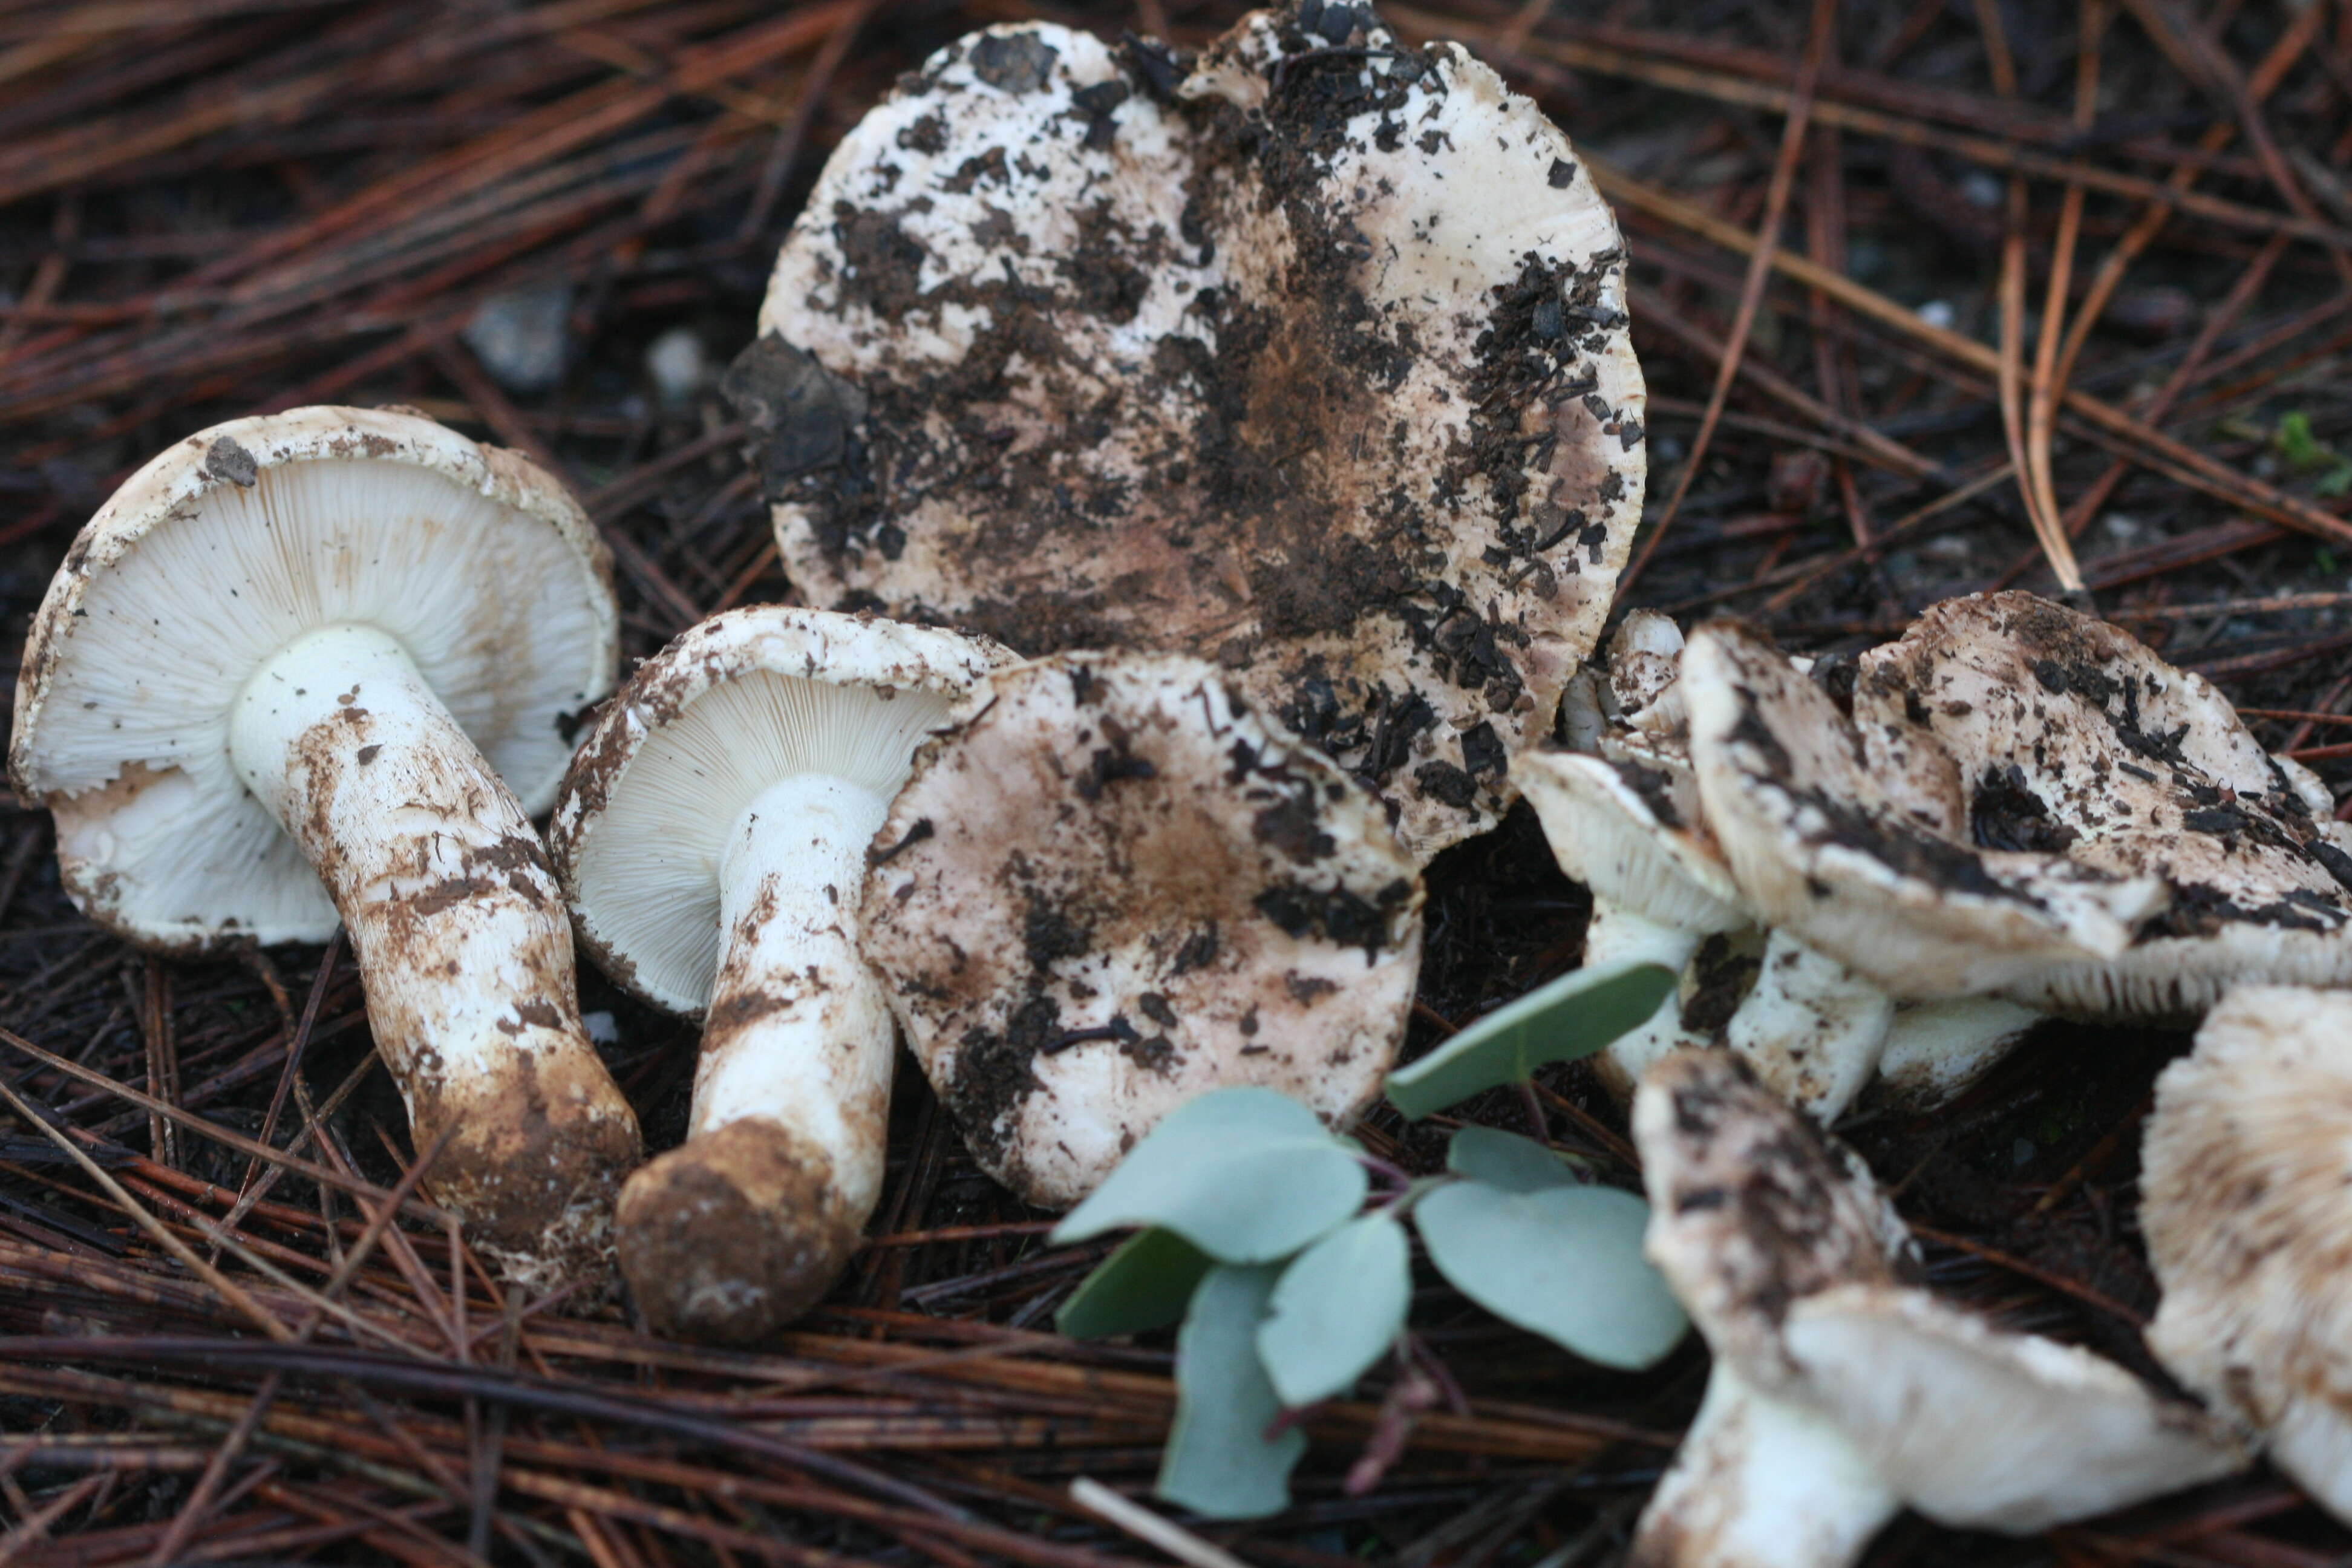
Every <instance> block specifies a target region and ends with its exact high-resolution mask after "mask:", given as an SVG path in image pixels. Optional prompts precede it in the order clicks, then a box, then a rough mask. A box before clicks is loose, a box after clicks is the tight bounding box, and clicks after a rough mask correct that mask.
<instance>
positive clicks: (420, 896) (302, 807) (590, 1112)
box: [228, 625, 638, 1289]
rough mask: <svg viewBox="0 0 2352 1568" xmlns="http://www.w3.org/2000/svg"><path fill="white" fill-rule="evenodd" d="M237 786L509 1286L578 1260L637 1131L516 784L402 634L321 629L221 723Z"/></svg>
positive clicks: (595, 1240) (537, 1281)
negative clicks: (607, 1065) (352, 989)
mask: <svg viewBox="0 0 2352 1568" xmlns="http://www.w3.org/2000/svg"><path fill="white" fill-rule="evenodd" d="M228 731H229V732H228V750H229V757H230V761H231V762H232V763H233V764H234V765H235V767H236V771H237V773H238V776H239V777H241V778H242V779H243V780H244V781H245V784H246V785H247V788H249V789H251V790H252V791H253V793H254V795H255V796H256V798H257V799H258V800H260V801H261V803H262V804H263V805H266V806H267V807H268V809H269V811H270V812H271V814H272V815H273V816H276V817H277V819H278V823H279V824H280V825H281V826H283V827H284V828H285V829H286V831H287V832H288V833H289V834H290V835H291V836H292V837H293V838H294V840H295V841H296V842H297V843H298V844H299V845H300V846H301V847H302V852H303V854H304V855H305V856H307V857H308V858H309V859H310V865H311V866H312V867H313V868H315V869H316V870H317V871H318V873H319V876H320V879H321V880H322V881H323V882H324V883H325V884H326V887H327V890H328V893H329V894H330V895H331V897H332V898H333V900H334V903H335V909H336V910H337V912H338V913H339V914H341V917H342V921H343V925H344V928H345V929H346V930H347V931H350V933H351V939H352V950H353V952H356V953H357V954H358V956H359V961H360V976H361V981H362V984H363V985H364V987H365V989H366V993H367V1009H368V1023H369V1027H370V1028H371V1030H372V1031H373V1034H374V1036H375V1041H376V1047H377V1049H378V1050H379V1051H381V1052H382V1053H383V1059H384V1063H385V1065H386V1066H387V1067H388V1068H390V1069H391V1071H392V1075H393V1078H394V1081H395V1082H396V1083H397V1084H398V1085H399V1087H400V1091H401V1097H402V1098H403V1099H404V1100H405V1101H406V1102H407V1105H408V1115H409V1122H410V1126H411V1130H412V1131H413V1134H414V1136H415V1141H416V1143H417V1146H418V1147H420V1148H422V1147H425V1146H426V1145H428V1144H430V1143H432V1142H435V1141H436V1140H437V1139H438V1138H440V1137H441V1136H442V1134H443V1131H444V1130H445V1129H446V1128H448V1127H450V1126H451V1125H452V1124H454V1125H455V1126H456V1127H457V1133H456V1135H455V1138H454V1140H453V1142H451V1143H450V1144H449V1146H448V1147H447V1148H446V1150H445V1151H444V1152H443V1153H442V1154H441V1156H440V1158H439V1160H438V1161H437V1162H436V1164H435V1165H434V1168H433V1171H432V1173H431V1184H432V1187H433V1190H434V1192H435V1194H436V1196H437V1197H438V1198H439V1200H440V1201H441V1202H442V1203H444V1204H445V1205H447V1206H449V1207H450V1208H453V1209H455V1210H457V1212H458V1213H459V1214H461V1215H464V1216H466V1218H467V1220H468V1221H469V1222H471V1223H472V1224H473V1225H474V1226H475V1227H476V1229H477V1233H478V1237H479V1238H480V1240H481V1242H482V1245H483V1246H484V1247H485V1248H486V1249H487V1250H488V1251H489V1252H491V1253H492V1255H493V1256H495V1257H497V1258H499V1260H500V1262H501V1263H502V1264H503V1265H504V1266H505V1268H506V1269H507V1271H508V1272H509V1275H511V1276H512V1277H514V1278H516V1279H520V1281H521V1282H522V1283H524V1284H525V1285H526V1286H527V1287H529V1288H531V1289H545V1288H548V1287H550V1286H551V1285H553V1284H554V1283H555V1282H556V1281H557V1280H558V1279H562V1278H564V1277H566V1276H567V1275H571V1274H574V1273H577V1272H579V1271H581V1270H583V1269H593V1268H595V1267H596V1266H597V1262H596V1260H597V1258H598V1257H599V1255H600V1254H601V1253H602V1252H603V1250H604V1246H605V1244H606V1241H607V1237H608V1229H607V1226H608V1218H607V1216H608V1214H609V1205H611V1202H612V1194H613V1190H614V1186H615V1185H616V1184H618V1183H619V1181H620V1179H621V1176H622V1174H623V1173H625V1171H626V1170H627V1169H628V1168H629V1167H630V1166H631V1165H633V1164H634V1163H635V1162H636V1158H637V1152H638V1142H637V1125H636V1118H635V1114H634V1113H633V1112H632V1111H631V1110H630V1109H629V1105H628V1102H627V1100H625V1099H623V1098H622V1096H621V1092H620V1089H619V1088H618V1087H617V1086H616V1085H615V1084H614V1082H613V1079H612V1076H611V1074H609V1073H608V1072H606V1071H605V1069H604V1063H603V1062H601V1061H600V1060H598V1058H597V1056H596V1052H595V1048H594V1047H593V1046H591V1045H590V1044H589V1043H588V1036H587V1032H586V1030H585V1029H584V1028H583V1026H582V1025H581V1022H580V1006H579V1002H578V999H577V996H576V994H575V990H574V984H573V974H572V929H571V922H570V920H569V918H568V917H567V915H566V913H565V910H564V906H563V900H562V894H561V893H560V892H559V891H558V890H557V888H556V884H555V878H554V875H553V873H552V872H551V870H550V869H549V868H548V863H547V856H546V852H545V851H544V850H543V849H542V848H541V847H540V842H539V839H538V837H536V836H535V835H534V834H533V833H532V832H531V827H530V819H529V818H527V817H526V816H524V815H523V810H522V807H521V805H520V804H519V803H518V802H517V801H516V799H515V797H514V795H513V794H512V793H511V792H510V791H509V790H508V788H507V787H506V785H505V784H503V783H501V782H500V781H499V776H498V775H497V774H496V773H493V772H492V771H491V769H490V765H489V763H488V762H486V761H485V760H484V759H483V757H482V754H481V752H478V750H476V749H475V746H474V743H473V742H472V741H470V740H469V739H467V735H466V732H465V731H464V730H462V729H460V728H459V727H458V724H457V721H456V720H455V719H454V718H452V717H451V716H450V714H449V711H448V710H447V709H446V708H445V707H443V706H442V703H441V700H440V699H439V698H438V697H437V696H436V695H435V694H434V691H433V688H432V687H431V686H430V685H429V684H427V682H426V681H425V678H424V676H423V675H422V674H421V673H420V672H419V671H418V669H417V668H416V666H415V663H414V662H413V661H412V660H411V659H410V658H409V656H408V653H407V650H406V649H405V648H404V647H402V645H401V643H400V642H399V640H398V639H396V638H394V637H392V636H391V635H390V634H389V633H386V632H383V631H381V630H379V629H377V628H376V627H373V626H357V625H344V626H327V627H322V628H320V629H319V630H316V631H312V632H309V633H306V634H304V635H303V636H301V637H297V638H295V639H294V640H293V641H292V642H289V643H288V644H287V645H286V646H285V647H283V648H281V649H279V650H278V652H277V653H276V654H274V655H272V656H271V657H270V658H268V659H266V660H264V661H263V662H262V663H261V664H260V666H259V667H258V668H257V669H256V670H255V671H254V673H253V675H252V677H251V679H249V680H247V683H246V686H245V689H244V690H243V691H242V692H241V693H240V694H239V695H238V697H237V700H236V705H235V707H234V709H233V710H232V711H231V713H230V717H229V726H228Z"/></svg>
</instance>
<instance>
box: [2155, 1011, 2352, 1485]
mask: <svg viewBox="0 0 2352 1568" xmlns="http://www.w3.org/2000/svg"><path fill="white" fill-rule="evenodd" d="M2347 1129H2352V994H2340V993H2334V994H2332V993H2325V992H2316V991H2305V990H2298V989H2294V988H2291V987H2284V986H2266V985H2243V986H2239V987H2237V988H2235V989H2234V990H2232V991H2231V992H2230V994H2228V995H2227V996H2225V997H2223V998H2222V999H2221V1005H2219V1006H2217V1007H2215V1008H2214V1009H2213V1011H2212V1012H2211V1013H2210V1014H2209V1015H2208V1016H2207V1017H2206V1019H2205V1026H2204V1027H2203V1028H2201V1029H2200V1030H2199V1031H2198V1035H2197V1049H2196V1051H2195V1053H2194V1054H2193V1055H2190V1056H2188V1057H2184V1058H2181V1059H2180V1060H2179V1061H2176V1062H2174V1063H2173V1064H2172V1065H2171V1066H2170V1067H2168V1068H2165V1070H2164V1076H2163V1077H2161V1078H2159V1079H2157V1084H2156V1110H2155V1114H2154V1115H2152V1116H2151V1117H2150V1118H2149V1119H2148V1124H2147V1143H2146V1145H2145V1147H2144V1148H2143V1149H2142V1151H2141V1156H2140V1159H2141V1165H2140V1211H2139V1219H2140V1228H2141V1230H2142V1231H2143V1232H2144V1233H2145V1234H2146V1235H2147V1251H2148V1261H2149V1262H2150V1263H2151V1264H2152V1265H2153V1266H2154V1267H2155V1269H2156V1277H2157V1279H2158V1282H2159V1283H2160V1284H2161V1285H2162V1286H2163V1288H2164V1300H2163V1303H2162V1305H2161V1306H2160V1307H2159V1308H2158V1311H2157V1314H2156V1321H2155V1323H2154V1324H2152V1325H2151V1326H2150V1327H2149V1329H2148V1331H2147V1342H2148V1348H2149V1349H2151V1350H2153V1351H2154V1352H2156V1355H2157V1359H2158V1360H2159V1361H2161V1362H2162V1363H2164V1365H2165V1367H2166V1369H2167V1370H2168V1371H2169V1372H2170V1373H2172V1374H2173V1375H2174V1376H2175V1377H2178V1378H2179V1379H2180V1381H2181V1382H2182V1383H2183V1384H2186V1385H2188V1387H2189V1388H2190V1389H2191V1390H2193V1391H2194V1392H2196V1393H2198V1394H2201V1395H2203V1396H2204V1397H2205V1398H2207V1399H2209V1400H2210V1401H2212V1402H2213V1404H2214V1405H2216V1406H2218V1407H2219V1408H2220V1409H2221V1410H2222V1411H2224V1412H2226V1413H2227V1414H2228V1415H2231V1416H2232V1417H2234V1418H2235V1419H2236V1420H2238V1421H2239V1422H2241V1423H2242V1424H2243V1425H2244V1426H2247V1427H2248V1428H2250V1429H2252V1430H2253V1431H2255V1432H2258V1433H2261V1434H2262V1435H2263V1437H2264V1438H2265V1440H2266V1443H2267V1446H2268V1449H2269V1453H2270V1457H2271V1458H2272V1459H2273V1461H2274V1462H2275V1463H2276V1464H2277V1465H2278V1467H2279V1468H2281V1469H2283V1470H2284V1471H2286V1472H2287V1473H2288V1474H2289V1475H2291V1476H2293V1477H2294V1479H2296V1480H2298V1481H2300V1482H2301V1483H2302V1484H2303V1485H2304V1487H2305V1489H2308V1490H2309V1491H2310V1492H2311V1493H2312V1495H2313V1496H2314V1497H2315V1498H2316V1499H2317V1500H2319V1502H2320V1503H2321V1505H2322V1506H2324V1507H2325V1508H2326V1509H2327V1510H2329V1511H2330V1512H2332V1513H2334V1514H2335V1515H2336V1517H2337V1518H2338V1519H2343V1520H2352V1355H2347V1347H2352V1277H2347V1274H2346V1271H2345V1267H2344V1258H2345V1255H2346V1249H2347V1245H2352V1207H2347V1205H2346V1204H2345V1202H2344V1196H2345V1194H2346V1192H2347V1190H2352V1139H2347Z"/></svg>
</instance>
